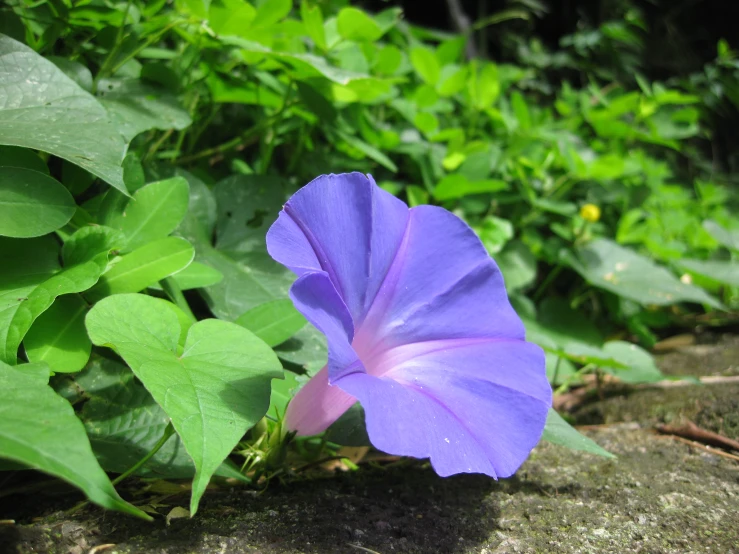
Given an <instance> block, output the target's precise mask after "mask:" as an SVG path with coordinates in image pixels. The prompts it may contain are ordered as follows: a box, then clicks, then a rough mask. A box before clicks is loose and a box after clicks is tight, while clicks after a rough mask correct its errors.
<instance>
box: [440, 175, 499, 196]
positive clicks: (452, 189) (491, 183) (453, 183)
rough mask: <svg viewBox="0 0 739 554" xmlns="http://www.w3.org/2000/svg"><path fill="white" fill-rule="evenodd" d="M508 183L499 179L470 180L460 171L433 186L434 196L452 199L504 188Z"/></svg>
mask: <svg viewBox="0 0 739 554" xmlns="http://www.w3.org/2000/svg"><path fill="white" fill-rule="evenodd" d="M507 188H508V183H506V182H505V181H501V180H500V179H483V180H481V181H470V180H469V179H468V178H467V177H466V176H464V175H462V174H460V173H453V174H451V175H447V176H446V177H444V178H443V179H442V180H441V181H439V183H438V184H437V185H436V187H435V188H434V192H433V194H434V198H436V199H437V200H438V201H439V202H443V201H445V200H454V199H455V198H462V197H463V196H468V195H470V194H485V193H492V192H499V191H501V190H506V189H507Z"/></svg>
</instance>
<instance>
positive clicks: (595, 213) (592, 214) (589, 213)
mask: <svg viewBox="0 0 739 554" xmlns="http://www.w3.org/2000/svg"><path fill="white" fill-rule="evenodd" d="M580 217H582V218H583V219H584V220H585V221H589V222H590V223H595V222H596V221H598V220H599V219H600V208H599V207H598V206H596V205H595V204H585V205H584V206H583V207H582V208H580Z"/></svg>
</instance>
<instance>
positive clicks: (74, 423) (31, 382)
mask: <svg viewBox="0 0 739 554" xmlns="http://www.w3.org/2000/svg"><path fill="white" fill-rule="evenodd" d="M48 379H49V369H48V368H47V367H46V366H45V365H44V364H26V365H23V366H20V367H11V366H8V365H5V364H4V363H2V362H0V453H1V454H0V455H1V456H2V457H3V458H7V459H10V460H13V461H15V462H19V463H22V464H24V465H26V466H28V467H32V468H34V469H38V470H40V471H44V472H46V473H48V474H50V475H53V476H55V477H59V478H60V479H64V480H65V481H67V482H68V483H70V484H72V485H74V486H75V487H77V488H79V489H81V490H82V491H83V492H84V493H85V494H86V495H87V497H88V498H89V499H90V500H91V501H92V502H94V503H96V504H98V505H100V506H102V507H104V508H108V509H111V510H119V511H122V512H126V513H129V514H131V515H135V516H138V517H141V518H143V519H148V520H151V517H149V516H148V515H146V514H145V513H144V512H142V511H141V510H139V509H138V508H136V507H134V506H132V505H131V504H129V503H128V502H125V501H124V500H123V499H121V497H120V496H118V493H117V492H116V491H115V489H114V488H113V485H112V484H111V482H110V481H109V480H108V476H107V475H105V472H104V471H103V470H102V469H101V468H100V466H99V465H98V463H97V461H96V460H95V456H94V455H93V453H92V449H91V448H90V443H89V442H88V440H87V437H86V436H85V429H84V427H83V426H82V423H81V422H80V420H79V419H77V417H76V416H75V414H74V410H73V409H72V406H71V405H70V404H69V402H67V401H66V400H64V399H63V398H62V397H61V396H59V395H57V394H56V393H55V392H54V391H53V390H52V389H51V388H50V387H49V386H48V384H47V383H48Z"/></svg>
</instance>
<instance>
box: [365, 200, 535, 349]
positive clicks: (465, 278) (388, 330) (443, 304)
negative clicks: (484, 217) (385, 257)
mask: <svg viewBox="0 0 739 554" xmlns="http://www.w3.org/2000/svg"><path fill="white" fill-rule="evenodd" d="M524 333H525V331H524V327H523V324H522V323H521V320H520V319H519V318H518V316H517V315H516V313H515V312H514V311H513V308H511V305H510V303H509V301H508V297H507V295H506V291H505V286H504V284H503V277H502V275H501V273H500V270H498V267H497V265H496V264H495V262H494V261H493V260H492V259H491V258H490V256H489V255H488V253H487V251H486V250H485V248H484V247H483V245H482V243H481V242H480V239H479V238H478V237H477V235H475V233H474V232H473V231H472V229H470V228H469V226H467V224H466V223H464V222H463V221H462V220H461V219H459V218H458V217H456V216H455V215H454V214H452V213H450V212H448V211H446V210H444V209H442V208H438V207H435V206H418V207H416V208H413V209H412V210H410V219H409V221H408V226H407V228H406V233H405V237H404V239H403V243H402V244H401V247H400V251H399V252H398V255H397V256H396V258H395V262H394V263H393V265H392V267H391V268H390V270H389V272H388V274H387V276H386V277H385V280H384V283H383V285H382V288H381V289H380V293H379V294H378V295H377V299H376V301H375V303H374V305H373V306H372V308H371V309H370V311H369V313H368V314H367V316H366V318H365V320H364V322H363V323H362V325H361V327H360V328H357V330H356V339H355V347H357V348H359V349H361V350H363V351H372V350H373V349H374V348H378V347H379V348H382V349H387V348H391V347H393V346H398V345H402V344H411V343H415V342H422V341H428V340H439V339H453V338H486V337H487V338H511V339H521V340H522V339H523V338H524Z"/></svg>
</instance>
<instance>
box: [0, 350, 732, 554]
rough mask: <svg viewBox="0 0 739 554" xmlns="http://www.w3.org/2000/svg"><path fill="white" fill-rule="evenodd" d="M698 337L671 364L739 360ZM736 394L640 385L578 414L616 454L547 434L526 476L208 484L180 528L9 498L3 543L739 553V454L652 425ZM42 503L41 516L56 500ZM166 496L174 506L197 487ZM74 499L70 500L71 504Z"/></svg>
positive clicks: (58, 551) (708, 412)
mask: <svg viewBox="0 0 739 554" xmlns="http://www.w3.org/2000/svg"><path fill="white" fill-rule="evenodd" d="M689 348H694V347H689ZM695 348H698V349H699V350H698V351H697V353H696V351H695V350H690V349H688V350H685V351H681V352H678V353H677V354H680V355H682V356H683V358H677V357H676V354H675V353H671V354H668V355H667V356H670V357H671V359H672V361H671V362H669V363H668V364H667V365H663V370H664V371H667V372H669V371H670V369H669V367H668V365H669V364H670V363H676V362H677V361H680V360H683V361H684V360H685V359H688V360H689V363H690V364H696V363H698V364H701V370H702V371H703V372H704V373H703V374H713V375H722V374H723V375H726V372H727V371H729V370H730V368H732V367H734V368H736V367H737V365H738V364H737V360H739V351H738V353H737V358H732V357H731V356H729V357H727V356H726V353H725V352H723V351H720V350H717V349H716V348H721V346H719V347H716V348H708V347H706V346H705V345H701V344H698V345H695ZM732 356H733V354H732ZM701 360H702V361H701ZM732 360H733V361H732ZM662 363H664V358H663V360H662ZM711 364H713V365H711ZM732 364H733V365H732ZM737 392H738V391H737V390H736V388H732V387H723V386H721V387H712V386H706V387H698V386H691V387H681V388H675V389H636V390H631V392H630V394H628V395H627V396H625V397H611V398H606V399H605V400H602V401H601V400H594V401H592V402H590V403H589V404H588V405H587V406H585V407H583V408H581V409H580V410H578V411H577V412H576V415H577V416H578V417H579V418H581V421H582V420H583V419H587V418H590V421H591V422H594V423H601V424H602V423H607V425H601V426H598V427H596V428H593V429H591V430H588V431H586V433H587V434H588V435H589V436H590V437H591V438H592V439H593V440H595V441H596V442H598V443H599V444H601V445H602V446H603V447H604V448H606V449H608V450H610V451H611V452H613V453H614V454H616V455H617V459H615V460H607V459H603V458H598V457H595V456H592V455H589V454H584V453H578V452H572V451H570V450H567V449H565V448H561V447H558V446H554V445H551V444H546V443H544V444H541V445H540V446H538V447H537V448H536V449H535V450H534V452H533V453H532V455H531V457H530V458H529V460H528V461H527V462H526V463H525V464H524V466H523V467H522V468H521V469H520V470H519V472H518V473H517V474H516V476H515V477H513V478H511V479H506V480H501V481H499V482H496V481H493V480H492V479H488V478H485V477H483V476H478V475H460V476H456V477H451V478H447V479H442V478H440V477H438V476H436V475H435V474H434V473H433V471H432V470H431V469H430V468H429V467H428V466H427V465H426V464H423V463H421V462H413V461H408V462H405V463H403V464H394V465H392V466H389V467H386V468H370V467H363V468H362V469H360V470H359V471H356V472H340V473H337V474H336V475H331V476H329V477H326V478H320V479H312V480H307V479H306V480H301V481H295V482H291V483H287V484H283V485H279V484H278V483H274V484H273V485H270V488H269V489H268V490H267V491H266V492H265V493H263V494H261V495H254V494H253V492H252V491H248V490H243V489H236V490H230V491H221V492H209V493H208V494H206V495H205V497H204V499H203V503H202V507H201V510H200V512H198V514H197V516H196V517H195V518H194V519H192V520H184V519H183V520H173V521H172V522H171V526H170V527H167V526H166V524H165V521H164V517H163V516H162V517H160V518H158V519H157V520H156V521H155V522H154V523H146V522H142V521H138V520H135V519H132V518H128V517H125V516H121V515H119V514H110V513H104V512H102V511H101V510H99V509H96V508H94V507H89V508H86V509H85V510H81V511H79V512H76V513H74V515H71V516H68V515H65V514H64V512H57V513H55V514H53V515H51V516H49V517H47V518H46V519H43V520H41V521H30V520H29V521H23V520H22V519H20V518H19V517H13V514H12V513H8V514H6V512H8V510H9V509H10V511H11V512H12V509H11V508H12V507H13V503H12V502H7V500H6V501H5V502H4V504H7V505H8V507H5V508H0V520H2V519H5V518H6V517H7V518H9V519H16V521H17V522H18V523H16V524H15V525H0V552H2V553H5V552H8V553H11V554H15V553H18V554H26V553H28V554H30V553H31V552H33V553H48V554H66V553H67V552H69V551H70V549H72V548H74V547H75V546H78V545H79V544H81V542H80V540H81V539H84V540H85V541H86V544H87V545H89V547H90V548H94V547H95V546H96V545H101V544H111V543H114V544H115V545H116V546H114V547H111V548H108V549H106V550H105V552H106V554H148V553H150V552H157V553H161V554H179V553H193V554H200V553H211V552H226V553H228V554H245V553H270V554H297V553H303V552H305V553H320V554H334V553H336V554H338V553H342V554H344V553H349V552H360V551H373V552H380V553H382V554H389V553H405V552H408V553H457V554H472V553H475V554H483V553H485V554H492V553H496V554H508V553H522V554H525V553H541V552H561V553H565V554H569V553H572V554H574V553H584V552H599V553H600V552H606V553H607V552H613V553H623V552H650V553H676V554H677V553H685V552H706V553H709V552H711V553H713V552H715V553H722V554H723V553H730V552H739V550H737V548H738V545H739V509H738V508H739V463H737V462H735V461H733V460H730V459H726V458H723V457H720V456H717V455H715V454H712V453H709V452H706V451H705V450H702V449H699V448H694V447H692V446H689V445H686V444H684V443H682V442H678V441H676V440H674V439H673V438H671V437H669V436H663V435H658V434H656V433H655V432H654V431H653V430H652V425H653V424H654V423H655V422H658V421H668V420H669V419H670V418H673V419H674V418H677V417H683V416H686V415H689V416H690V417H696V416H698V415H699V414H704V417H705V418H706V420H707V421H713V422H718V421H719V420H721V421H722V422H728V421H729V419H730V418H729V416H730V415H731V414H730V413H729V412H730V411H735V407H734V406H735V405H734V404H731V402H730V400H731V399H732V398H733V399H736V398H737V397H738V396H739V395H737ZM722 399H723V400H722ZM724 400H726V401H727V403H722V402H724ZM724 426H725V423H724ZM714 430H715V429H714ZM11 500H12V499H11ZM34 500H35V502H37V504H35V505H34V509H35V510H36V514H38V513H39V512H41V511H42V510H44V507H43V504H42V503H39V502H41V501H39V500H38V498H34ZM56 502H57V504H55V506H56V505H58V500H57V501H56ZM166 502H169V503H170V504H171V505H170V506H168V507H166V508H162V509H161V513H162V514H166V513H167V511H168V510H169V509H171V508H172V506H174V505H177V504H178V503H179V504H183V505H184V504H186V503H187V498H186V497H184V496H179V497H173V498H169V499H168V500H167V501H166ZM74 504H75V499H69V500H68V505H67V506H66V509H68V508H71V507H72V506H74ZM275 514H279V516H278V517H276V516H275ZM62 531H63V532H62ZM460 539H462V540H460ZM360 541H361V544H358V543H359V542H360ZM362 549H364V550H362Z"/></svg>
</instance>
